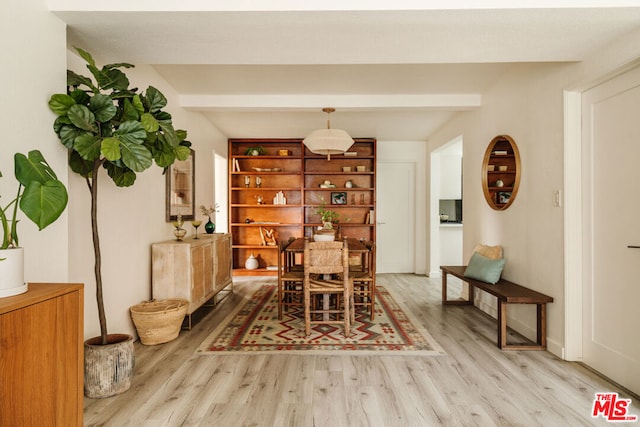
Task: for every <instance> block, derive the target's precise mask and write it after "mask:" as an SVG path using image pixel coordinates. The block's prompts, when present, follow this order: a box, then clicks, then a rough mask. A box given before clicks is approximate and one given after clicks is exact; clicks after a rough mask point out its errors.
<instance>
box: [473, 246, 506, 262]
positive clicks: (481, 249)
mask: <svg viewBox="0 0 640 427" xmlns="http://www.w3.org/2000/svg"><path fill="white" fill-rule="evenodd" d="M473 252H478V253H479V254H480V255H482V256H486V257H487V258H491V259H500V258H502V246H500V245H496V246H488V245H478V246H476V247H475V248H474V249H473Z"/></svg>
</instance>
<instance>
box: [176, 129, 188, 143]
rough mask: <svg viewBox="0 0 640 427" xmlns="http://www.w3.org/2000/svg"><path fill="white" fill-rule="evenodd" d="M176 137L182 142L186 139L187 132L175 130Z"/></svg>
mask: <svg viewBox="0 0 640 427" xmlns="http://www.w3.org/2000/svg"><path fill="white" fill-rule="evenodd" d="M176 135H177V136H178V139H179V140H180V141H184V140H185V139H187V131H186V130H184V129H177V130H176Z"/></svg>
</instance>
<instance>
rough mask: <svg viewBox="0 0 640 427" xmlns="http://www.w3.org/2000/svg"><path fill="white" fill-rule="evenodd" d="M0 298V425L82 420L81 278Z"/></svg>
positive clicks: (33, 286)
mask: <svg viewBox="0 0 640 427" xmlns="http://www.w3.org/2000/svg"><path fill="white" fill-rule="evenodd" d="M28 286H29V289H28V291H27V292H26V293H23V294H20V295H15V296H11V297H6V298H0V425H3V426H5V425H6V426H30V425H43V424H44V423H49V424H51V425H56V426H82V424H83V419H82V417H83V410H84V409H83V398H84V377H83V375H84V371H83V363H84V347H83V340H84V329H83V318H84V317H83V316H84V290H83V285H82V284H69V283H29V285H28Z"/></svg>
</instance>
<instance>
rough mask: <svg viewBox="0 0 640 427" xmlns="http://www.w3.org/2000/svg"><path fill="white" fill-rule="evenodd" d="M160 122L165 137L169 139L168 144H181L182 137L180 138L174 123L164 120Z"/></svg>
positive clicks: (173, 145) (174, 145) (175, 145)
mask: <svg viewBox="0 0 640 427" xmlns="http://www.w3.org/2000/svg"><path fill="white" fill-rule="evenodd" d="M159 124H160V129H162V132H163V134H164V137H165V139H166V141H167V144H169V145H171V146H172V147H177V146H178V144H180V139H179V138H178V134H176V131H175V130H174V129H173V125H172V124H171V123H162V122H159Z"/></svg>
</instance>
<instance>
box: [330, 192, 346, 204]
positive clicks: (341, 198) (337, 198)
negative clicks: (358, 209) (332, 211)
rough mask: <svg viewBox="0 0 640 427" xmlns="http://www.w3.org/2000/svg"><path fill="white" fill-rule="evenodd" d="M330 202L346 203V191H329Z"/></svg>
mask: <svg viewBox="0 0 640 427" xmlns="http://www.w3.org/2000/svg"><path fill="white" fill-rule="evenodd" d="M331 204H332V205H346V204H347V193H345V192H344V191H336V192H334V193H331Z"/></svg>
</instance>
